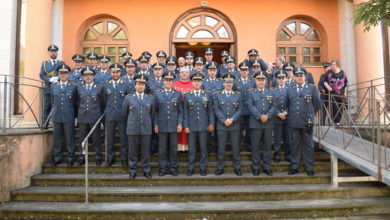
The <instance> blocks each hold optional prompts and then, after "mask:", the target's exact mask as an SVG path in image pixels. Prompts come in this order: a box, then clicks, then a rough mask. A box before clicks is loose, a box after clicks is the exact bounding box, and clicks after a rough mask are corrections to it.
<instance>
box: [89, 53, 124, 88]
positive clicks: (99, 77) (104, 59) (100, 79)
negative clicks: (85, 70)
mask: <svg viewBox="0 0 390 220" xmlns="http://www.w3.org/2000/svg"><path fill="white" fill-rule="evenodd" d="M99 62H100V64H101V67H100V68H99V70H97V71H95V72H96V74H95V83H96V84H104V83H106V82H107V81H108V80H110V79H111V73H110V69H109V67H110V57H109V56H107V55H103V56H101V57H99ZM121 68H122V66H121ZM121 70H122V69H121Z"/></svg>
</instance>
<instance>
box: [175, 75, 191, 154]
mask: <svg viewBox="0 0 390 220" xmlns="http://www.w3.org/2000/svg"><path fill="white" fill-rule="evenodd" d="M173 88H174V89H175V90H177V91H180V92H181V93H182V100H184V94H186V93H187V92H191V90H193V89H194V87H193V86H192V82H191V81H190V80H188V81H187V82H183V81H181V80H178V81H176V82H175V83H174V85H173ZM178 138H179V140H178V142H177V143H178V146H177V150H178V151H187V150H188V139H187V134H186V133H185V131H184V128H183V130H182V131H181V133H180V134H179V137H178Z"/></svg>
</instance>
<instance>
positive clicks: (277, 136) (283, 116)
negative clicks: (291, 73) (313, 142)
mask: <svg viewBox="0 0 390 220" xmlns="http://www.w3.org/2000/svg"><path fill="white" fill-rule="evenodd" d="M274 74H275V78H276V82H277V84H276V86H275V87H274V88H273V92H274V107H275V119H274V124H275V128H274V161H275V162H276V163H279V162H280V160H281V150H282V143H283V148H284V153H285V158H286V160H287V161H290V141H289V132H288V124H287V111H288V106H287V103H288V96H287V86H286V71H285V70H282V69H280V70H279V71H278V72H274Z"/></svg>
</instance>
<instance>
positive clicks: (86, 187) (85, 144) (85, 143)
mask: <svg viewBox="0 0 390 220" xmlns="http://www.w3.org/2000/svg"><path fill="white" fill-rule="evenodd" d="M106 111H107V109H106V110H104V112H103V113H102V115H101V116H100V117H99V119H98V120H97V121H96V123H95V124H94V125H93V127H92V129H91V130H90V131H89V133H88V134H87V136H86V137H85V138H84V140H83V142H81V148H82V150H83V152H82V153H84V156H85V203H86V204H87V203H88V139H89V137H90V136H91V135H92V133H93V132H94V131H95V129H96V128H97V126H98V125H100V122H101V121H102V120H103V118H104V115H105V114H106ZM106 155H107V152H106Z"/></svg>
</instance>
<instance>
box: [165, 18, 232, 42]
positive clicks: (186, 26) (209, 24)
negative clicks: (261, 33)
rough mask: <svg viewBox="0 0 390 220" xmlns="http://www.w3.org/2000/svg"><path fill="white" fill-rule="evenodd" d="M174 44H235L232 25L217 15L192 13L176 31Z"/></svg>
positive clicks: (181, 22)
mask: <svg viewBox="0 0 390 220" xmlns="http://www.w3.org/2000/svg"><path fill="white" fill-rule="evenodd" d="M172 42H176V43H178V42H219V43H234V36H233V31H232V28H231V27H230V25H229V24H228V23H227V22H226V21H225V19H223V18H222V17H220V16H218V15H217V14H215V13H210V12H197V13H190V14H189V15H188V16H187V17H185V18H184V19H182V20H181V21H180V22H179V23H178V24H177V25H176V26H175V30H174V35H173V40H172Z"/></svg>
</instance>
